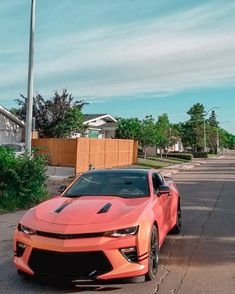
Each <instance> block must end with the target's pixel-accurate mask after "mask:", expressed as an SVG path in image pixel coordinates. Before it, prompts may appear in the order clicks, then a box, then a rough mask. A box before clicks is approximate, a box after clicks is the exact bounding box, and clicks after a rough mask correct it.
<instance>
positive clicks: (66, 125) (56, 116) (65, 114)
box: [11, 89, 87, 138]
mask: <svg viewBox="0 0 235 294" xmlns="http://www.w3.org/2000/svg"><path fill="white" fill-rule="evenodd" d="M20 97H21V99H17V100H16V102H17V103H18V105H19V108H18V109H16V108H13V109H11V111H12V113H14V114H15V115H16V116H18V117H19V118H20V119H22V120H23V121H26V106H27V98H26V97H25V96H23V95H22V94H21V95H20ZM86 104H87V103H86V102H84V101H83V100H80V101H77V100H75V99H74V97H73V96H72V94H69V93H68V91H67V89H63V91H62V93H61V94H60V93H58V91H55V93H54V96H53V97H52V98H50V99H48V100H46V99H44V98H43V96H42V95H40V94H39V93H37V94H36V96H35V97H34V98H33V116H34V117H35V127H36V129H37V131H38V132H39V136H40V137H58V138H61V137H71V136H73V135H74V134H76V133H84V130H85V126H84V125H83V121H84V119H83V114H82V108H83V107H84V105H86Z"/></svg>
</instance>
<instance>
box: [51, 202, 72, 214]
mask: <svg viewBox="0 0 235 294" xmlns="http://www.w3.org/2000/svg"><path fill="white" fill-rule="evenodd" d="M69 203H70V202H68V201H67V202H65V203H63V204H62V205H60V206H59V207H58V208H56V209H55V210H54V212H55V213H60V212H61V211H62V210H63V209H64V208H65V207H66V206H68V205H69Z"/></svg>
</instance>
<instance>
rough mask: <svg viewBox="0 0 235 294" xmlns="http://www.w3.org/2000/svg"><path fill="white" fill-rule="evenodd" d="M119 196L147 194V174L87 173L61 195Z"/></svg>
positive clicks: (142, 195) (131, 196)
mask: <svg viewBox="0 0 235 294" xmlns="http://www.w3.org/2000/svg"><path fill="white" fill-rule="evenodd" d="M63 196H66V197H78V196H119V197H125V198H137V197H147V196H149V186H148V178H147V174H139V173H133V172H131V173H128V172H123V173H112V172H106V173H87V174H84V175H82V176H81V177H80V178H79V179H78V180H77V181H76V182H75V183H74V184H73V185H72V186H71V187H70V188H69V189H68V190H67V191H66V193H65V194H64V195H63Z"/></svg>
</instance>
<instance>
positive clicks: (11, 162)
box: [0, 146, 48, 210]
mask: <svg viewBox="0 0 235 294" xmlns="http://www.w3.org/2000/svg"><path fill="white" fill-rule="evenodd" d="M46 168H47V161H46V160H45V158H44V157H43V156H37V157H33V158H30V157H17V158H16V157H15V155H14V152H13V151H12V150H10V149H5V148H3V147H1V146H0V210H13V209H16V208H28V207H30V206H32V205H35V204H37V203H38V202H40V201H42V200H45V199H46V198H47V196H48V194H47V190H46V180H47V176H46Z"/></svg>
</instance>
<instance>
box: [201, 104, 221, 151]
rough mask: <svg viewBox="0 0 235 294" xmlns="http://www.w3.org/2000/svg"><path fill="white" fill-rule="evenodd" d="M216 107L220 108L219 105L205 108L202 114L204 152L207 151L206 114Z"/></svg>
mask: <svg viewBox="0 0 235 294" xmlns="http://www.w3.org/2000/svg"><path fill="white" fill-rule="evenodd" d="M217 108H220V107H212V108H210V109H209V110H207V111H206V113H205V114H204V115H203V133H204V152H206V151H207V147H206V116H207V114H208V113H209V112H210V111H211V110H214V109H217Z"/></svg>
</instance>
